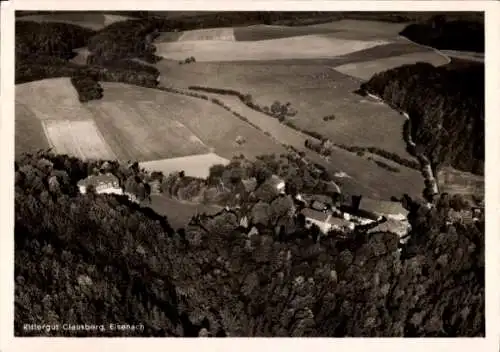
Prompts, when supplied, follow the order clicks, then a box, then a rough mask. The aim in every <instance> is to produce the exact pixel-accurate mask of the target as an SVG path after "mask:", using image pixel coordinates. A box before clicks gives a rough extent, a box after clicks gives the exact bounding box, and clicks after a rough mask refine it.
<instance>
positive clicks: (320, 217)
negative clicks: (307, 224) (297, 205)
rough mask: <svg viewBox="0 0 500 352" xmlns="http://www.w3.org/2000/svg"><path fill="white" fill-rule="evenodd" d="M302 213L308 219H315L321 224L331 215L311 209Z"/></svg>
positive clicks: (303, 210) (306, 209)
mask: <svg viewBox="0 0 500 352" xmlns="http://www.w3.org/2000/svg"><path fill="white" fill-rule="evenodd" d="M301 213H302V214H303V215H304V216H305V217H306V218H308V219H313V220H316V221H321V222H325V221H326V220H327V219H328V216H329V214H325V213H324V212H322V211H317V210H314V209H310V208H305V209H302V211H301Z"/></svg>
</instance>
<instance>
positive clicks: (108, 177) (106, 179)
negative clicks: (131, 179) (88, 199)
mask: <svg viewBox="0 0 500 352" xmlns="http://www.w3.org/2000/svg"><path fill="white" fill-rule="evenodd" d="M77 185H78V189H79V191H80V193H82V194H85V193H87V189H88V187H93V188H94V189H95V192H96V193H97V194H103V193H105V194H123V190H122V188H121V187H120V182H119V180H118V178H117V177H116V176H115V175H113V174H110V173H108V174H100V175H91V176H89V177H87V178H85V179H83V180H80V181H78V184H77Z"/></svg>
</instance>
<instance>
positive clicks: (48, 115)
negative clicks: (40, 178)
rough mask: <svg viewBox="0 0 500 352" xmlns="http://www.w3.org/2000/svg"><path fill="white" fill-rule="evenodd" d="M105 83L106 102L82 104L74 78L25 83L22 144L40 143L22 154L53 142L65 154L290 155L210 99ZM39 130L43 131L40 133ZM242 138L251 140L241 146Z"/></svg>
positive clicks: (20, 94) (19, 90)
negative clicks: (29, 140) (25, 139)
mask: <svg viewBox="0 0 500 352" xmlns="http://www.w3.org/2000/svg"><path fill="white" fill-rule="evenodd" d="M101 85H102V87H103V89H104V92H105V94H104V97H103V98H102V99H100V100H94V101H91V102H88V103H81V102H80V101H79V100H78V94H77V92H76V90H75V89H74V88H73V87H72V85H71V82H70V80H69V79H67V78H57V79H48V80H42V81H37V82H32V83H26V84H21V85H17V86H16V105H17V107H18V108H17V113H16V120H18V121H20V122H19V124H16V139H17V140H18V141H22V140H23V139H24V138H25V137H24V136H26V138H31V139H33V140H34V141H38V142H36V143H35V144H30V145H28V143H25V142H20V146H19V148H17V151H18V153H19V152H27V151H31V152H33V151H36V150H38V149H39V148H44V147H45V146H46V143H47V142H46V141H50V143H49V144H50V145H51V146H53V147H54V148H55V150H56V151H57V152H59V153H68V154H70V155H73V156H79V157H90V158H117V159H118V160H138V161H151V160H158V159H166V158H172V157H183V156H190V155H196V154H204V153H208V152H209V151H210V150H214V151H215V152H216V153H218V154H220V155H222V156H224V157H227V158H231V157H232V156H233V155H240V154H244V155H246V156H248V157H255V156H256V155H260V154H263V153H266V152H270V151H274V152H276V153H280V152H282V151H284V148H283V147H281V146H280V145H279V144H276V143H275V142H274V141H273V140H272V139H271V138H270V137H268V136H266V135H264V134H263V133H262V132H261V131H259V130H258V129H256V128H254V127H252V126H250V125H248V124H247V123H245V122H244V121H241V120H240V119H238V118H237V117H236V116H233V115H232V114H231V113H229V112H228V111H226V110H224V109H222V108H221V107H219V106H217V105H215V104H212V103H210V102H207V101H203V100H200V99H194V98H191V97H186V96H182V95H178V94H174V93H169V92H165V91H159V90H153V89H148V88H142V87H137V86H132V85H126V84H121V83H111V82H110V83H101ZM40 97H43V99H42V100H41V99H40ZM35 126H41V127H39V128H38V132H36V131H35ZM82 131H85V133H83V132H82ZM41 132H44V133H43V134H41ZM35 133H38V134H39V135H38V136H35V135H34V134H35ZM238 136H240V137H243V138H244V139H245V141H246V142H245V143H243V144H239V143H237V142H236V140H237V138H238ZM71 141H73V142H71ZM23 145H24V146H25V147H24V148H26V149H23V148H21V146H23Z"/></svg>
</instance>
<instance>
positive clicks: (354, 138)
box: [157, 61, 410, 158]
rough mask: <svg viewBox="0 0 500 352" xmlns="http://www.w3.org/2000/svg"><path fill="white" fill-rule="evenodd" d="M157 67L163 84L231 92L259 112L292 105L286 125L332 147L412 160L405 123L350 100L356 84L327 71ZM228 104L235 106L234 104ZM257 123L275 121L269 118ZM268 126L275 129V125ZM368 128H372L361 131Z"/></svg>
mask: <svg viewBox="0 0 500 352" xmlns="http://www.w3.org/2000/svg"><path fill="white" fill-rule="evenodd" d="M179 66H180V67H179ZM157 67H159V68H160V70H161V72H162V73H164V76H163V77H162V78H161V82H162V84H172V85H174V86H178V87H182V86H184V87H186V86H189V85H198V86H207V87H213V88H226V89H234V90H237V91H239V92H241V93H244V94H247V93H248V94H251V95H252V97H253V99H254V101H255V102H256V103H257V104H259V105H262V106H270V105H271V104H272V103H273V102H274V101H276V100H277V101H280V102H282V103H285V102H291V103H292V106H293V107H294V109H296V110H297V111H298V113H297V115H296V116H294V117H293V118H288V121H290V122H292V123H294V124H295V125H296V126H297V127H300V128H302V129H305V130H309V131H315V132H319V133H321V134H322V135H323V136H325V137H327V138H330V139H331V140H332V141H333V142H334V143H339V144H345V145H357V146H365V147H370V146H378V147H379V148H382V149H385V150H387V151H390V152H393V153H397V154H399V155H401V156H402V157H407V158H410V156H409V155H408V153H407V151H406V145H405V143H404V141H403V139H402V138H401V133H402V126H403V123H404V117H402V116H401V115H399V114H398V113H397V112H396V111H394V110H392V109H390V108H389V107H387V106H385V105H383V104H378V103H376V102H374V101H373V100H371V99H369V98H363V97H360V96H358V95H356V94H354V93H353V92H354V91H355V90H356V89H358V88H359V85H360V81H359V80H358V79H356V78H352V77H350V76H347V75H344V74H342V73H339V72H337V71H335V70H333V69H332V68H331V67H330V66H328V65H304V64H301V65H288V64H283V65H279V64H273V65H272V66H271V65H265V64H262V63H260V64H249V63H246V64H240V63H194V64H190V65H177V64H176V63H170V64H169V63H168V62H166V61H165V62H160V63H159V64H158V65H157ZM167 77H168V78H167ZM163 82H164V83H163ZM222 97H223V96H220V97H219V98H222ZM224 98H226V97H224ZM231 104H233V105H235V103H234V102H233V103H231ZM239 104H241V103H239ZM241 105H243V104H241ZM249 110H251V109H249ZM252 111H253V110H252ZM249 114H250V113H249ZM331 114H333V115H335V120H333V121H328V122H325V121H323V117H324V116H327V115H331ZM246 115H247V114H244V116H246ZM250 116H251V115H250ZM259 116H260V115H259ZM261 118H264V119H266V120H273V119H272V118H270V117H268V116H263V117H261ZM269 123H271V124H276V123H278V121H275V120H273V122H269ZM367 123H369V124H370V126H372V128H369V129H367V128H365V127H366V124H367ZM388 136H391V138H388Z"/></svg>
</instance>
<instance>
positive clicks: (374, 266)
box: [14, 153, 485, 337]
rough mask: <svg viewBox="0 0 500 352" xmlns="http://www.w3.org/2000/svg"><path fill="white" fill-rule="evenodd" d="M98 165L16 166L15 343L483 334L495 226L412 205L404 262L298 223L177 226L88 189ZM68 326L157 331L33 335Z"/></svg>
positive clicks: (46, 158)
mask: <svg viewBox="0 0 500 352" xmlns="http://www.w3.org/2000/svg"><path fill="white" fill-rule="evenodd" d="M264 159H265V160H267V165H269V167H270V168H272V165H273V164H274V165H276V164H277V161H278V160H276V159H274V158H271V157H268V158H264ZM273 160H274V161H273ZM97 165H100V167H103V165H104V163H102V162H98V163H97V164H95V165H90V164H88V163H87V162H84V161H82V160H79V159H76V158H71V157H68V156H61V155H54V154H51V153H39V154H37V155H31V156H27V155H24V156H23V157H22V158H21V159H18V160H17V161H16V164H15V171H16V182H15V211H16V212H15V215H16V216H15V323H14V325H15V334H16V336H26V335H40V334H47V335H49V336H50V335H67V336H68V335H72V336H75V335H76V336H124V335H128V336H185V337H189V336H221V337H222V336H295V337H300V336H303V337H307V336H309V337H314V336H328V337H344V336H353V337H355V336H408V337H410V336H435V337H438V336H442V337H453V336H484V333H485V326H484V324H485V314H484V309H485V300H484V299H485V296H484V223H483V222H480V223H476V224H467V225H463V224H459V223H457V224H453V225H451V226H446V227H445V226H443V225H444V217H443V216H442V215H441V214H442V213H443V209H442V207H447V206H449V203H448V205H447V203H446V202H442V204H441V203H440V204H438V205H437V207H436V208H434V209H428V208H427V207H425V206H421V205H420V204H419V203H418V202H415V201H412V200H411V199H409V198H407V197H406V198H405V206H406V207H407V208H408V209H409V210H410V215H409V220H410V223H411V224H412V236H411V239H410V241H409V242H408V244H407V245H404V246H403V247H402V248H401V249H402V251H401V253H399V251H398V241H399V240H398V237H397V236H396V235H394V234H391V233H374V234H371V235H367V234H366V233H363V232H359V233H355V234H354V235H353V236H352V237H349V238H342V239H341V238H336V237H321V238H319V239H318V237H317V236H315V235H314V233H313V231H312V232H311V231H309V230H307V229H305V228H303V227H302V226H300V224H295V225H293V220H290V221H292V226H291V227H290V229H291V230H289V231H286V233H285V232H283V231H282V230H281V229H280V230H279V231H276V229H275V226H273V225H274V224H275V222H272V221H271V222H267V224H265V223H262V222H261V225H260V226H259V230H258V233H254V234H251V235H249V234H248V229H245V228H243V227H241V226H239V222H238V214H237V213H235V212H233V211H230V212H221V213H220V214H218V215H217V216H214V217H212V218H207V219H206V220H205V221H203V220H202V221H193V222H192V223H191V224H190V225H189V226H187V227H186V228H184V229H179V230H177V231H174V230H173V229H172V228H171V227H170V225H169V223H168V221H167V219H166V218H164V217H162V216H159V215H158V214H156V213H154V212H153V211H151V210H150V209H148V208H143V207H140V206H139V205H137V204H134V203H131V202H130V201H128V200H127V198H126V197H123V196H111V195H99V196H97V195H93V194H86V195H81V194H79V193H78V191H77V189H76V182H77V181H78V180H79V179H81V178H83V177H86V176H88V175H89V173H90V172H92V170H94V169H95V168H96V166H97ZM106 165H107V167H112V166H109V165H113V162H108V163H107V164H106ZM132 169H133V168H132ZM127 170H129V169H128V168H127ZM274 172H276V171H274ZM214 173H215V172H214ZM219 173H220V171H219ZM214 176H215V175H214ZM264 176H265V173H264ZM264 176H262V177H264ZM120 178H122V177H120ZM276 201H279V202H283V207H281V208H286V198H283V200H280V199H276ZM278 208H280V207H277V208H276V209H278ZM261 210H262V211H264V212H267V211H268V210H265V209H261ZM253 211H254V212H255V211H257V212H259V211H260V210H255V209H254V210H253ZM273 214H274V213H273ZM278 215H279V217H280V218H282V219H283V217H285V218H286V217H287V216H290V215H287V213H286V212H285V213H282V214H277V213H276V214H275V215H273V216H274V218H276V217H277V216H278ZM255 216H256V217H257V218H258V217H259V216H258V214H257V215H255ZM110 254H111V255H110ZM61 322H65V323H68V324H84V323H87V324H89V323H92V324H104V325H106V324H107V323H109V322H115V323H122V324H137V323H141V324H143V325H144V330H139V331H137V332H130V331H128V332H117V331H111V330H109V329H107V330H106V331H104V332H100V331H88V332H85V331H83V332H78V333H72V332H70V331H61V330H60V331H51V332H49V333H45V332H42V333H40V332H29V331H25V330H23V328H22V325H23V324H27V323H42V324H56V323H61Z"/></svg>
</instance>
